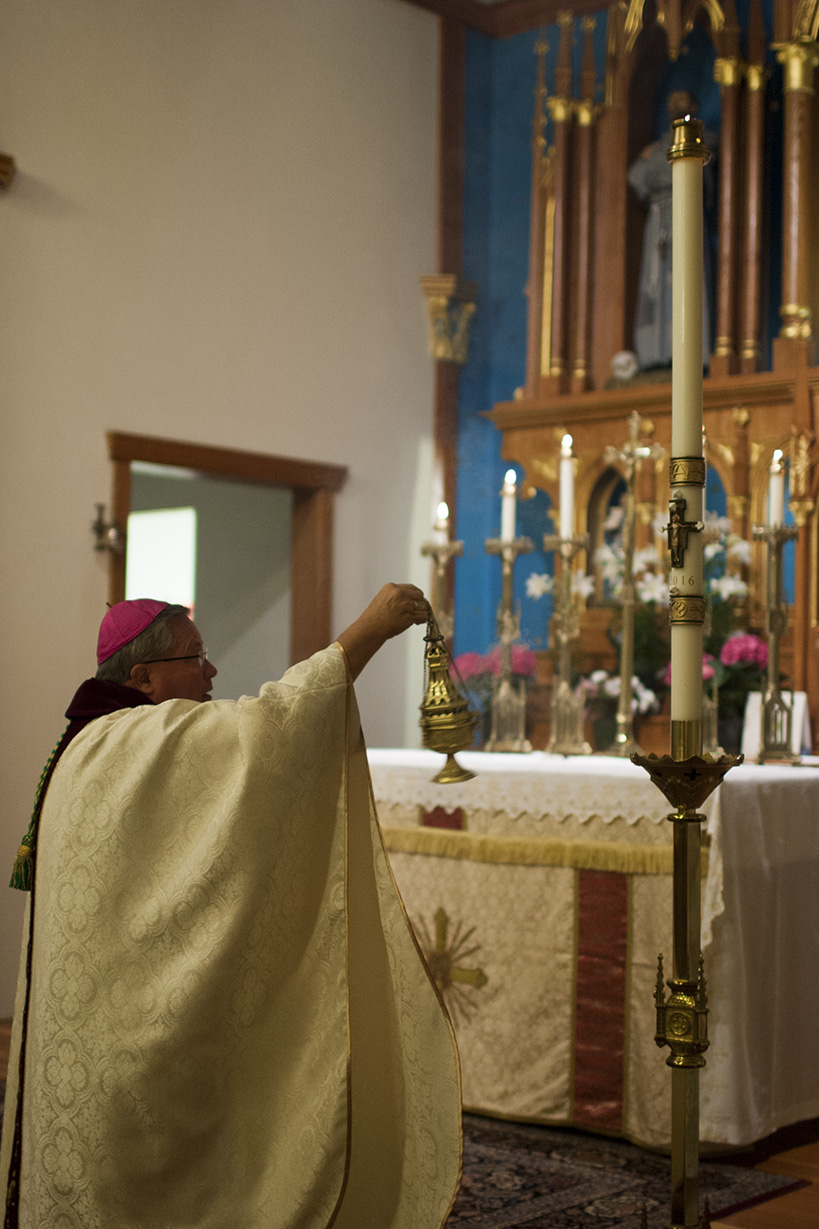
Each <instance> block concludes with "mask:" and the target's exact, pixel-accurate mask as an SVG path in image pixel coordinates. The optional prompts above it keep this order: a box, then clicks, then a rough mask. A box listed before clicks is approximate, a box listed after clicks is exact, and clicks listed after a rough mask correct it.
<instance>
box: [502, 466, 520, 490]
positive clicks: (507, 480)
mask: <svg viewBox="0 0 819 1229" xmlns="http://www.w3.org/2000/svg"><path fill="white" fill-rule="evenodd" d="M517 479H518V476H517V474H516V473H515V471H514V470H513V469H507V471H506V473H505V474H504V477H503V485H504V486H514V485H515V483H516V482H517Z"/></svg>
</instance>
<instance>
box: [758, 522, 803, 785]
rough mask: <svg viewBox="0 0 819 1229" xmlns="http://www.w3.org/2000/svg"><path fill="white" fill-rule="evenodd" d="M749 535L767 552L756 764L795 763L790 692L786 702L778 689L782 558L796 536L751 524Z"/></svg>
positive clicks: (790, 529) (784, 622)
mask: <svg viewBox="0 0 819 1229" xmlns="http://www.w3.org/2000/svg"><path fill="white" fill-rule="evenodd" d="M753 535H754V537H755V538H756V539H758V540H761V541H763V542H764V543H765V546H766V553H767V559H766V564H767V587H766V595H765V598H766V601H765V605H766V632H767V638H768V672H767V677H766V682H765V694H764V696H763V699H762V730H761V738H760V740H759V748H760V749H759V754H758V756H757V762H758V763H760V764H768V763H772V762H773V763H780V764H782V763H786V764H795V763H798V759H799V757H798V756H795V755H794V754H793V740H792V733H793V693H791V699H790V700H788V699H786V697H785V696H784V695H783V693H782V689H781V688H780V686H779V673H780V671H779V659H780V653H779V650H780V643H781V640H782V637H783V636H784V634H785V632H786V631H787V627H788V608H787V606H786V605H785V603H784V602H783V600H782V555H783V552H784V550H785V543H786V542H791V541H793V540H794V539H795V538H797V537H798V536H799V530H798V529H797V528H796V527H795V526H790V525H754V526H753Z"/></svg>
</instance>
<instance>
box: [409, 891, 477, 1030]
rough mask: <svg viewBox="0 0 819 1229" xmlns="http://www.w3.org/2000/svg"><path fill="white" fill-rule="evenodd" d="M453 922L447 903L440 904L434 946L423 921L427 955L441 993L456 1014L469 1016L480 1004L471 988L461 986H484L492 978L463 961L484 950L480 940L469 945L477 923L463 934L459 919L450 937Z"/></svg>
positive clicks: (431, 971) (430, 968) (436, 918)
mask: <svg viewBox="0 0 819 1229" xmlns="http://www.w3.org/2000/svg"><path fill="white" fill-rule="evenodd" d="M449 924H450V918H449V916H448V915H447V913H446V911H445V909H444V908H443V906H441V907H439V908H438V910H437V912H436V914H435V943H434V946H433V944H432V942H431V940H430V936H429V935H428V933H427V931H426V927H425V926H424V925H423V924H422V925H421V930H422V933H423V935H424V939H425V941H426V942H425V948H426V950H425V952H424V955H425V956H426V959H427V964H428V965H429V971H430V973H431V974H432V978H433V981H434V982H435V985H436V986H437V987H438V989H439V991H440V992H441V996H442V998H443V999H444V1001H445V1002H446V1005H447V1007H448V1008H449V1009H450V1011H451V1012H452V1015H453V1017H455V1018H457V1017H459V1016H462V1017H467V1016H469V1015H470V1014H471V1013H472V1012H473V1011H474V1010H475V1007H476V1006H477V1004H476V1003H475V1001H474V1000H473V998H472V997H471V996H470V995H469V994H468V992H466V991H464V990H462V989H461V986H470V987H472V989H474V990H482V989H483V987H484V986H485V985H486V983H487V981H488V980H489V979H488V977H487V976H486V974H485V973H484V971H483V969H478V968H464V967H463V963H461V962H464V961H466V960H469V958H470V957H471V956H475V955H476V954H477V953H478V952H479V951H480V950H481V949H480V945H479V944H477V943H475V944H473V945H472V946H471V947H469V946H467V945H468V943H469V940H470V939H471V938H472V936H473V934H474V933H475V927H474V926H471V927H470V928H469V930H467V931H466V932H465V933H463V934H462V933H461V924H460V922H458V923H456V925H455V931H454V934H453V936H452V938H451V939H450V938H449Z"/></svg>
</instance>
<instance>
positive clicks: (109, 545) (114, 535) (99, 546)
mask: <svg viewBox="0 0 819 1229" xmlns="http://www.w3.org/2000/svg"><path fill="white" fill-rule="evenodd" d="M95 507H96V509H97V516H96V519H95V520H93V521H92V522H91V532H92V533H93V535H94V550H107V551H110V553H111V554H112V555H120V554H122V552H123V551H124V550H125V534H124V533H123V532H122V529H121V528H120V526H119V525H118V524H117V522H116V521H114V520H111V521H106V519H105V504H96V505H95Z"/></svg>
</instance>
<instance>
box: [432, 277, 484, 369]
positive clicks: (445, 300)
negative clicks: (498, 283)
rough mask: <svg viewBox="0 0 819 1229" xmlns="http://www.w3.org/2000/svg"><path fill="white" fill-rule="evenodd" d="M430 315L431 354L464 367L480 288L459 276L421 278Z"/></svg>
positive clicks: (443, 360)
mask: <svg viewBox="0 0 819 1229" xmlns="http://www.w3.org/2000/svg"><path fill="white" fill-rule="evenodd" d="M421 285H422V287H423V290H424V294H425V295H426V300H427V311H428V313H429V352H430V354H431V355H432V357H433V358H436V359H439V360H440V361H442V362H450V363H459V364H461V365H463V364H464V363H465V362H466V360H467V357H468V353H469V330H470V327H471V324H472V317H473V316H474V315H475V302H476V299H477V297H478V287H477V285H476V283H475V282H467V281H465V280H464V279H463V278H462V277H460V276H459V275H458V274H457V273H432V274H429V275H428V276H425V277H422V278H421Z"/></svg>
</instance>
